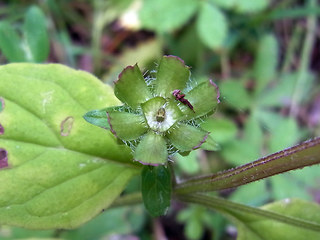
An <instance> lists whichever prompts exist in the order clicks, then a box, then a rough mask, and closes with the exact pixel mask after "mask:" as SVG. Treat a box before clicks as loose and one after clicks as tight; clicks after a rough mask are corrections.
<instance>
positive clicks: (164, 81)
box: [155, 56, 190, 97]
mask: <svg viewBox="0 0 320 240" xmlns="http://www.w3.org/2000/svg"><path fill="white" fill-rule="evenodd" d="M189 76H190V71H189V67H188V66H186V65H185V64H184V61H183V60H182V59H180V58H178V57H175V56H164V57H162V59H161V61H160V63H159V67H158V71H157V80H156V86H155V87H156V88H155V93H156V94H157V95H160V96H161V97H171V96H172V92H173V90H176V89H179V90H182V89H184V88H185V87H186V86H187V81H188V80H189Z"/></svg>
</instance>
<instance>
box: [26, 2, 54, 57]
mask: <svg viewBox="0 0 320 240" xmlns="http://www.w3.org/2000/svg"><path fill="white" fill-rule="evenodd" d="M46 23H47V19H46V16H45V15H44V14H43V12H42V11H41V9H40V8H39V7H37V6H32V7H30V8H29V9H28V11H27V12H26V15H25V19H24V25H23V33H24V39H25V44H26V47H27V48H28V53H29V54H27V57H28V58H30V61H33V62H44V61H45V60H47V58H48V55H49V48H50V46H49V37H48V32H47V24H46Z"/></svg>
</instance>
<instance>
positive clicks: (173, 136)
mask: <svg viewBox="0 0 320 240" xmlns="http://www.w3.org/2000/svg"><path fill="white" fill-rule="evenodd" d="M208 135H209V133H208V132H206V131H204V130H202V129H199V128H196V127H193V126H191V125H187V124H179V125H176V126H173V127H172V128H171V129H170V130H169V133H168V134H167V135H166V137H167V138H168V139H169V140H170V142H171V143H172V144H173V146H175V147H176V148H177V149H179V150H180V151H183V152H186V151H191V150H194V149H198V148H200V147H201V145H202V144H203V143H204V142H205V141H206V139H207V138H208Z"/></svg>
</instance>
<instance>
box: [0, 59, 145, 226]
mask: <svg viewBox="0 0 320 240" xmlns="http://www.w3.org/2000/svg"><path fill="white" fill-rule="evenodd" d="M0 98H1V99H2V102H4V108H3V110H2V111H1V113H0V123H1V125H2V126H3V129H4V131H3V134H2V135H0V149H1V150H2V160H3V159H4V160H7V162H8V165H9V168H3V169H0V182H1V183H2V184H1V188H0V224H8V225H16V226H22V227H26V228H32V229H49V228H74V227H77V226H79V225H80V224H82V223H84V222H85V221H88V220H90V219H91V218H92V217H94V216H95V215H97V214H98V213H99V212H101V210H102V209H104V208H107V207H108V206H109V205H110V204H111V203H112V202H113V200H114V199H115V198H116V197H117V196H118V195H119V194H120V193H121V191H122V190H123V188H124V187H125V185H126V184H127V182H128V181H129V180H130V178H131V177H132V176H133V175H135V174H137V173H138V172H139V171H138V168H137V167H135V165H134V164H132V161H131V158H132V157H131V154H130V150H129V148H127V147H126V146H125V145H118V144H117V143H116V139H115V137H114V136H113V135H112V134H111V133H110V132H108V131H105V130H104V129H102V128H98V127H96V126H93V125H91V124H88V123H87V122H86V121H85V120H84V119H83V118H82V115H83V114H85V113H86V112H87V111H88V110H91V109H101V108H105V107H108V106H110V105H116V104H119V102H118V100H117V99H116V98H115V96H114V95H113V92H112V89H111V88H110V87H108V86H106V85H104V84H102V83H101V82H100V81H99V80H97V79H96V78H94V77H93V76H92V75H90V74H88V73H86V72H82V71H75V70H72V69H70V68H67V67H64V66H61V65H57V64H48V65H37V64H9V65H5V66H2V67H0Z"/></svg>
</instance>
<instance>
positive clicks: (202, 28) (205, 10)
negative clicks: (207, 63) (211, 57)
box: [197, 1, 228, 49]
mask: <svg viewBox="0 0 320 240" xmlns="http://www.w3.org/2000/svg"><path fill="white" fill-rule="evenodd" d="M201 4H202V5H201V8H200V11H199V16H198V19H197V30H198V34H199V37H200V39H201V40H202V42H203V43H204V44H205V45H206V46H207V47H209V48H212V49H217V48H221V47H222V45H223V43H224V41H225V40H226V37H227V35H228V22H227V19H226V17H225V15H224V13H223V12H222V11H221V10H220V9H219V8H217V7H216V6H215V5H213V4H210V3H208V2H207V1H204V2H202V3H201Z"/></svg>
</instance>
